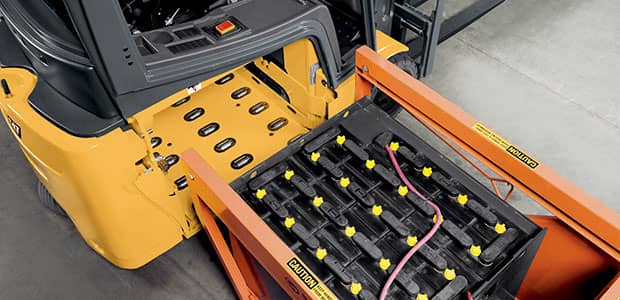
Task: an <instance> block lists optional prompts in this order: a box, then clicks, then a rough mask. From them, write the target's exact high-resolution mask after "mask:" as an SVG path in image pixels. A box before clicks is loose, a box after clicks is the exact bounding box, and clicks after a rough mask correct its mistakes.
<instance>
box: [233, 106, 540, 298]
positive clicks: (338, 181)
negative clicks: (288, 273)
mask: <svg viewBox="0 0 620 300" xmlns="http://www.w3.org/2000/svg"><path fill="white" fill-rule="evenodd" d="M386 145H388V146H391V149H390V151H393V153H394V154H395V156H396V158H397V160H398V162H399V164H400V167H401V169H402V170H403V172H404V174H405V175H406V176H407V178H408V179H409V181H410V182H411V183H412V184H413V185H414V187H415V188H416V189H417V190H418V191H419V192H420V193H422V194H423V195H424V196H426V197H427V198H428V199H429V200H431V201H433V202H434V203H435V204H436V205H437V206H439V208H440V209H441V213H442V215H443V216H444V217H443V220H437V216H436V215H435V212H434V210H433V208H432V207H431V206H430V205H429V204H428V203H426V201H425V200H423V199H422V198H420V197H418V196H417V195H416V194H415V193H413V192H412V191H410V190H408V189H407V187H406V186H405V184H404V183H403V182H402V181H401V179H400V178H399V177H398V175H397V172H396V171H395V168H394V167H393V165H392V162H391V160H390V157H389V156H388V153H387V150H386V148H385V146H386ZM231 186H232V188H233V189H234V190H235V191H236V192H237V193H238V194H239V195H240V196H241V198H243V199H244V200H245V201H246V202H247V203H248V204H249V206H250V207H251V208H252V209H253V210H254V211H255V212H256V213H257V214H258V215H259V216H260V217H261V218H262V220H264V222H265V223H266V224H268V225H269V227H270V228H271V229H272V230H273V231H274V232H275V233H276V234H277V235H278V236H279V237H280V238H281V239H282V241H284V242H285V243H286V244H287V245H288V246H289V247H290V248H291V250H292V251H293V252H294V253H295V254H296V255H297V256H298V257H299V259H300V260H302V261H303V263H304V264H305V265H306V266H308V267H309V268H310V270H311V271H312V272H313V273H314V274H315V275H316V276H317V277H318V279H320V280H321V281H322V282H323V283H325V285H326V286H327V287H328V288H329V289H330V290H331V292H333V294H334V295H336V296H337V297H338V298H340V299H377V298H379V295H380V292H381V289H382V287H383V285H384V284H385V282H386V280H387V278H388V276H389V275H390V273H391V272H392V270H393V269H394V268H395V266H396V265H397V264H398V262H399V261H400V260H401V259H402V258H403V256H404V255H405V254H406V253H407V252H408V251H409V250H410V249H411V247H413V246H414V245H416V244H417V243H418V241H419V240H420V239H422V237H424V235H425V234H426V233H427V232H428V231H429V230H430V229H431V227H432V226H433V224H434V222H441V223H440V224H441V225H440V228H439V230H438V231H437V233H436V234H435V235H434V236H433V237H432V238H431V239H430V241H429V242H428V243H427V244H425V245H424V246H422V247H421V248H420V249H419V251H418V252H417V253H416V254H415V255H414V256H413V257H412V259H411V260H410V261H409V262H408V263H407V264H406V265H405V267H404V268H403V269H402V271H401V272H400V273H399V275H398V276H397V277H396V280H395V281H394V283H393V284H392V286H391V288H390V290H389V293H388V297H387V298H388V299H438V300H447V299H467V293H468V292H470V293H471V294H472V295H473V297H474V299H512V298H514V297H515V295H516V293H517V291H518V289H519V286H520V285H521V282H522V281H523V278H524V276H525V274H526V272H527V270H528V268H529V266H530V264H531V262H532V260H533V258H534V256H535V254H536V251H537V249H538V247H539V245H540V243H541V241H542V238H543V235H544V230H543V229H541V228H539V227H538V226H537V225H536V224H534V223H533V222H532V221H530V220H528V219H527V218H526V217H525V216H523V215H522V214H521V213H519V212H518V211H517V210H516V209H514V208H513V207H511V206H510V205H508V204H507V203H506V202H504V201H503V200H502V199H500V198H499V197H498V196H497V195H496V194H494V193H493V192H491V191H490V190H489V189H487V188H485V187H484V186H483V185H482V184H480V183H479V182H477V181H476V180H474V179H473V178H472V177H471V176H470V175H468V174H467V173H466V172H465V171H463V170H462V169H460V168H459V167H457V166H456V165H455V164H454V163H452V162H451V161H449V160H448V159H447V158H445V157H444V156H443V155H441V154H440V153H439V152H438V151H437V150H435V149H433V148H432V147H431V146H430V145H429V144H427V143H426V142H425V141H423V140H422V139H421V138H420V137H418V136H416V135H415V134H414V133H412V132H411V131H410V130H408V129H407V128H405V127H404V126H402V125H401V124H400V123H399V122H397V121H396V120H395V119H394V118H392V117H391V116H390V115H388V114H387V113H385V112H384V111H383V110H381V109H380V108H379V107H377V106H375V105H374V104H373V103H372V102H371V101H370V100H368V99H363V100H361V101H359V102H357V103H356V104H354V105H353V106H351V107H350V108H349V109H348V110H346V111H345V112H342V113H341V114H339V115H338V116H336V117H334V118H332V119H330V120H329V121H327V122H326V123H324V124H323V125H322V126H320V127H319V128H317V129H315V130H313V131H311V132H310V133H308V134H306V135H305V136H303V137H301V138H299V139H297V140H295V141H291V143H290V144H289V146H288V147H287V148H285V149H284V150H282V151H280V152H278V153H277V154H276V155H274V156H272V157H271V158H269V159H268V160H267V161H265V162H263V163H262V164H260V165H259V166H257V167H255V168H253V170H252V172H248V173H247V174H245V175H243V176H241V177H240V178H238V179H237V180H235V181H234V182H233V183H232V184H231Z"/></svg>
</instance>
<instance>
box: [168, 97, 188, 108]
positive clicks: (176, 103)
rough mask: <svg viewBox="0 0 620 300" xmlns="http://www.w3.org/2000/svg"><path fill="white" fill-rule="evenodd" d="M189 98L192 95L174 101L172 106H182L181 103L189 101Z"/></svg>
mask: <svg viewBox="0 0 620 300" xmlns="http://www.w3.org/2000/svg"><path fill="white" fill-rule="evenodd" d="M189 99H191V97H190V96H187V97H185V98H183V99H181V100H179V101H177V102H174V103H173V104H172V107H179V106H181V105H183V104H185V103H187V102H188V101H189Z"/></svg>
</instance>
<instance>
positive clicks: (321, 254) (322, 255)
mask: <svg viewBox="0 0 620 300" xmlns="http://www.w3.org/2000/svg"><path fill="white" fill-rule="evenodd" d="M315 255H316V258H317V259H318V260H323V258H325V256H327V249H325V248H317V249H316V253H315Z"/></svg>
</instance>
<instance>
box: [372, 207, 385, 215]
mask: <svg viewBox="0 0 620 300" xmlns="http://www.w3.org/2000/svg"><path fill="white" fill-rule="evenodd" d="M382 213H383V207H381V205H373V207H372V214H373V215H375V216H377V217H378V216H380V215H381V214H382Z"/></svg>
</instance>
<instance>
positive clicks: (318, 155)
mask: <svg viewBox="0 0 620 300" xmlns="http://www.w3.org/2000/svg"><path fill="white" fill-rule="evenodd" d="M319 158H321V153H318V152H312V154H310V160H311V161H313V162H317V161H319Z"/></svg>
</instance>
